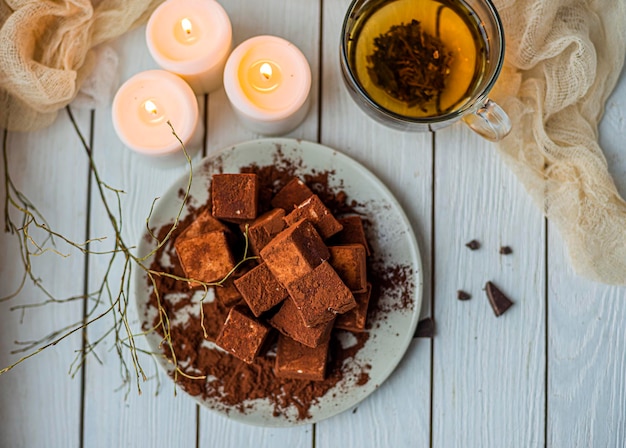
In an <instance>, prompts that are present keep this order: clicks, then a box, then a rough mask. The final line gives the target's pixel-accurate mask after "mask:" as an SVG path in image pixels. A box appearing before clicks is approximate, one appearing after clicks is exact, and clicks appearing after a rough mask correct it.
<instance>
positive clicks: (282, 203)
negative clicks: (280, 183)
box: [272, 178, 313, 212]
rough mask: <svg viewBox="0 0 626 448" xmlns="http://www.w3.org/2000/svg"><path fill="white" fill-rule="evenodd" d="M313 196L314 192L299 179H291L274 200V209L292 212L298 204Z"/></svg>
mask: <svg viewBox="0 0 626 448" xmlns="http://www.w3.org/2000/svg"><path fill="white" fill-rule="evenodd" d="M310 196H313V192H312V191H311V190H310V189H309V187H307V186H306V185H305V184H304V182H302V181H301V180H300V179H298V178H293V179H291V180H290V181H289V182H288V183H287V185H285V186H284V187H283V188H281V189H280V191H279V192H278V193H276V196H274V198H273V199H272V207H277V208H282V209H284V210H286V211H287V212H291V210H293V209H294V207H296V206H297V205H298V204H301V203H302V202H303V201H304V200H306V199H307V198H309V197H310Z"/></svg>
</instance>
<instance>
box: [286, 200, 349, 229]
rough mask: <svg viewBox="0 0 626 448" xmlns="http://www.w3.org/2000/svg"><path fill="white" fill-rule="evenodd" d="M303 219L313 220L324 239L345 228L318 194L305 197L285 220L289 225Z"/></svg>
mask: <svg viewBox="0 0 626 448" xmlns="http://www.w3.org/2000/svg"><path fill="white" fill-rule="evenodd" d="M301 219H306V220H308V221H311V223H313V225H314V226H315V228H316V229H317V231H318V233H319V234H320V236H321V237H322V238H324V239H326V238H328V237H331V236H333V235H334V234H335V233H337V232H339V231H340V230H341V229H342V228H343V227H342V226H341V224H339V221H337V220H336V219H335V217H334V216H333V214H332V213H331V212H330V210H328V207H326V206H325V205H324V203H323V202H322V200H321V199H320V198H319V196H317V195H313V196H311V197H309V198H308V199H305V200H304V202H301V203H300V204H298V206H297V207H296V208H295V209H294V210H293V211H292V212H291V213H289V214H288V215H287V216H285V222H286V223H287V225H288V226H290V225H292V224H293V223H295V222H296V221H300V220H301Z"/></svg>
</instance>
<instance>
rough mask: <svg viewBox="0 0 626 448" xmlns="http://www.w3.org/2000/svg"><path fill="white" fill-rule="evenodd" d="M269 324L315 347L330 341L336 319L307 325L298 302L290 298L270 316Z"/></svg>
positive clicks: (308, 345) (300, 341) (296, 339)
mask: <svg viewBox="0 0 626 448" xmlns="http://www.w3.org/2000/svg"><path fill="white" fill-rule="evenodd" d="M340 317H343V315H342V316H340ZM269 324H270V325H271V326H272V327H274V328H276V329H277V330H278V331H280V332H281V333H282V334H284V335H285V336H288V337H290V338H291V339H293V340H294V341H298V342H299V343H301V344H304V345H306V346H307V347H312V348H315V347H317V346H318V345H320V344H325V343H327V342H328V340H329V339H330V332H331V330H332V328H333V324H334V321H332V320H331V321H330V322H326V323H323V324H321V325H317V326H315V327H307V326H306V325H305V323H304V320H303V319H302V316H301V315H300V312H299V311H298V308H297V307H296V304H295V303H294V302H293V300H292V299H290V298H289V299H287V300H285V301H284V302H283V304H282V305H281V306H280V310H278V312H277V313H276V314H274V315H273V316H272V317H271V318H270V320H269Z"/></svg>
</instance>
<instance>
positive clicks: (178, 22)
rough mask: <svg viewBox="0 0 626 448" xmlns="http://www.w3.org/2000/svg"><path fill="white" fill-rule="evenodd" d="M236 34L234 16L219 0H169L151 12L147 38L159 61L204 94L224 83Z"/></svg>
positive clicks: (199, 92) (163, 66)
mask: <svg viewBox="0 0 626 448" xmlns="http://www.w3.org/2000/svg"><path fill="white" fill-rule="evenodd" d="M232 34H233V33H232V27H231V24H230V19H229V18H228V15H227V14H226V11H224V8H222V6H220V4H219V3H217V2H216V1H214V0H168V1H166V2H165V3H162V4H161V5H160V6H159V7H158V8H157V9H155V11H154V12H153V13H152V15H151V16H150V19H149V20H148V25H147V27H146V42H147V44H148V49H149V50H150V54H152V57H153V58H154V60H155V61H156V62H157V64H159V65H160V66H161V67H162V68H163V69H165V70H168V71H170V72H173V73H176V74H178V75H179V76H181V77H182V78H183V79H184V80H185V81H187V83H189V85H190V86H191V88H192V89H193V90H194V92H196V94H198V95H200V94H204V93H208V92H211V91H213V90H216V89H218V88H219V87H220V86H221V85H222V74H223V72H224V64H225V63H226V59H227V58H228V54H229V53H230V50H231V46H232Z"/></svg>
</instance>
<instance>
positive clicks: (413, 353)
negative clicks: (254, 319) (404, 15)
mask: <svg viewBox="0 0 626 448" xmlns="http://www.w3.org/2000/svg"><path fill="white" fill-rule="evenodd" d="M349 3H350V2H349V1H347V0H343V1H333V2H323V6H324V10H323V14H322V17H323V21H324V26H323V31H322V35H323V63H322V66H323V70H324V71H323V75H322V97H321V107H322V123H321V126H322V128H321V142H322V143H323V144H326V145H328V146H330V147H333V148H336V149H337V150H339V151H342V152H344V153H346V154H348V155H349V156H350V157H352V158H354V159H356V160H357V161H359V162H360V163H362V164H363V165H365V166H366V167H368V168H369V169H370V170H371V171H372V172H373V173H374V174H376V175H377V176H378V177H379V178H380V179H381V180H382V182H384V183H385V184H386V185H387V187H389V189H390V190H391V191H392V193H393V194H394V195H395V196H396V198H397V199H398V201H399V202H400V204H401V205H402V207H403V208H404V211H405V212H406V214H407V216H408V218H409V221H410V222H411V224H412V226H413V229H414V231H415V233H416V236H417V239H418V244H419V246H420V250H421V256H422V263H423V265H424V273H423V274H424V279H425V283H426V288H425V291H424V306H423V307H422V312H423V313H424V315H427V314H429V312H430V310H429V302H430V289H429V287H428V285H429V283H430V268H429V266H430V260H431V253H430V243H429V242H430V240H431V206H432V162H433V161H432V142H431V135H430V134H415V133H404V132H399V131H395V130H391V129H388V128H386V127H384V126H382V125H380V124H378V123H376V122H374V121H373V120H372V119H371V118H369V117H367V116H366V115H365V114H364V113H363V112H362V111H361V110H359V108H358V107H357V106H356V104H355V103H354V101H353V100H352V99H351V98H350V97H349V95H348V92H347V90H346V88H345V87H344V86H343V80H342V79H341V73H340V68H339V53H338V45H339V36H340V30H341V25H342V21H343V17H344V15H345V12H346V11H347V9H348V5H349ZM430 345H431V343H430V341H429V340H426V339H418V340H415V341H414V342H413V343H412V344H411V346H410V347H409V348H408V350H407V354H406V355H405V357H404V359H403V360H402V362H401V364H400V366H399V367H398V369H397V370H396V371H395V372H394V373H393V374H392V375H391V376H390V378H389V379H388V380H387V381H386V382H385V383H384V384H382V385H381V387H380V388H379V389H378V390H376V391H375V392H374V393H373V394H372V395H371V396H370V397H368V398H367V399H366V400H364V401H363V402H361V403H360V404H359V405H358V406H357V407H356V408H355V409H356V412H355V413H351V412H346V413H343V414H341V415H339V416H337V417H334V418H332V419H329V420H327V421H323V422H321V423H319V424H318V425H317V430H316V443H317V445H318V446H428V444H429V439H430V437H429V432H430V353H431V352H430V349H431V347H430ZM346 428H350V430H349V431H346ZM407 428H410V430H408V431H407Z"/></svg>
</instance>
